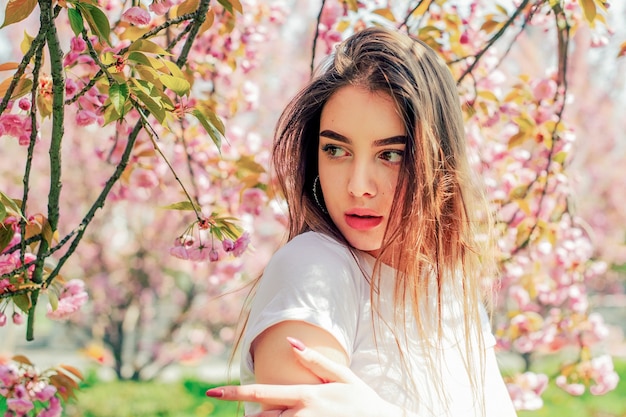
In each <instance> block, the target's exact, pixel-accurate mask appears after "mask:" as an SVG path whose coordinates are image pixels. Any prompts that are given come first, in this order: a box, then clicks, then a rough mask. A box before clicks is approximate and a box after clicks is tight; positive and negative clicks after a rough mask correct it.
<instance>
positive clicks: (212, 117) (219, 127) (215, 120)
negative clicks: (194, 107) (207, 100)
mask: <svg viewBox="0 0 626 417" xmlns="http://www.w3.org/2000/svg"><path fill="white" fill-rule="evenodd" d="M203 113H204V115H205V116H206V117H208V118H209V120H210V121H211V123H212V124H213V126H215V127H216V128H217V130H218V131H219V132H220V133H221V134H222V136H224V135H226V128H225V127H224V122H222V119H220V118H219V117H218V116H217V114H215V112H213V111H208V112H203Z"/></svg>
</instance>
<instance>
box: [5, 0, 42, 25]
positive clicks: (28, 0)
mask: <svg viewBox="0 0 626 417" xmlns="http://www.w3.org/2000/svg"><path fill="white" fill-rule="evenodd" d="M35 5H37V0H9V2H8V3H7V7H6V8H5V9H4V23H2V26H0V29H2V28H3V27H5V26H9V25H11V24H13V23H17V22H21V21H22V20H24V19H26V18H27V17H28V16H30V14H31V13H32V12H33V10H35Z"/></svg>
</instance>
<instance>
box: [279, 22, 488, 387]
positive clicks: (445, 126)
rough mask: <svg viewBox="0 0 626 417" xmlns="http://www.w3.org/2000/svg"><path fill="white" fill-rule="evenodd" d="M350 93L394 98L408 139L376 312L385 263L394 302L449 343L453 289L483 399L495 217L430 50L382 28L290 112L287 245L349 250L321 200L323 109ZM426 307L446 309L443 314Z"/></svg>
mask: <svg viewBox="0 0 626 417" xmlns="http://www.w3.org/2000/svg"><path fill="white" fill-rule="evenodd" d="M348 85H351V86H358V87H361V88H365V89H368V90H369V91H371V92H377V93H385V94H388V95H389V96H390V97H392V98H393V100H394V101H395V103H396V105H397V108H398V111H399V114H400V115H401V117H402V118H403V120H404V123H405V128H406V132H407V143H406V149H405V153H404V158H403V162H402V167H401V172H400V175H399V179H398V184H397V186H396V192H395V193H396V195H395V197H394V198H395V200H394V201H398V202H399V204H394V205H393V208H392V212H391V213H390V218H391V219H395V220H393V221H391V222H390V223H389V225H388V227H387V230H386V233H385V237H384V239H383V243H382V247H381V252H380V256H379V257H378V259H377V261H376V264H375V266H374V273H373V276H372V277H370V278H371V280H372V281H371V288H372V293H371V299H372V306H373V310H375V309H376V303H377V293H376V289H377V288H378V283H379V281H378V279H379V274H378V272H377V271H379V270H380V266H381V265H380V264H381V262H383V260H384V262H386V263H387V261H388V260H390V262H389V263H391V264H392V265H393V267H394V268H395V269H396V271H397V276H396V280H395V294H394V301H395V302H396V305H399V306H403V307H406V306H410V309H409V311H412V313H413V314H412V315H413V316H414V317H415V321H416V323H417V326H418V332H419V333H420V334H434V335H435V336H438V338H441V335H442V327H441V318H442V316H441V315H442V305H443V298H442V297H443V296H444V291H443V288H446V291H448V290H449V289H452V291H454V297H455V298H458V299H459V300H462V302H461V303H462V307H463V311H464V314H463V320H464V323H463V324H464V327H465V334H466V337H465V342H466V343H465V350H466V352H465V353H466V358H467V361H466V362H467V372H468V373H469V376H470V380H471V381H472V385H473V387H474V388H477V389H475V390H474V391H475V392H478V391H481V390H480V389H479V388H481V386H482V384H481V381H482V379H481V376H480V375H481V374H482V372H480V371H481V370H482V368H483V366H482V360H481V361H480V364H479V365H478V366H475V364H474V363H473V361H472V359H470V358H473V357H474V354H475V353H476V352H479V351H482V350H483V348H484V342H483V339H482V333H481V331H480V322H481V321H480V312H479V305H480V303H481V302H482V301H484V299H483V294H482V292H481V289H482V287H481V279H482V278H483V277H484V276H485V274H486V273H490V272H491V270H490V269H489V268H488V267H490V266H492V265H493V263H492V259H493V257H492V256H490V254H489V252H485V251H484V248H483V245H482V243H481V242H479V241H478V239H477V236H478V235H479V233H480V236H489V235H490V234H489V230H488V226H489V222H488V221H485V219H488V216H487V209H486V204H484V199H483V198H482V196H481V192H480V187H477V186H476V185H475V180H474V179H473V178H472V172H471V169H470V166H469V163H468V158H467V150H466V142H465V134H464V127H463V116H462V113H461V107H460V102H459V97H458V94H457V88H456V83H455V81H454V79H453V77H452V74H451V73H450V70H449V69H448V67H447V66H446V64H445V62H443V60H442V59H441V58H439V56H438V55H437V54H436V53H435V52H434V51H433V50H432V49H431V48H430V47H429V46H427V45H426V44H425V43H423V42H421V41H420V40H417V39H413V38H412V37H410V36H407V35H404V34H401V33H398V32H395V31H391V30H387V29H383V28H377V27H372V28H366V29H364V30H362V31H360V32H357V33H356V34H354V35H352V36H351V37H350V38H348V39H347V40H345V41H344V42H343V43H341V44H340V45H339V46H338V47H337V50H336V52H335V53H334V54H333V55H332V56H331V57H330V59H329V60H328V61H327V62H326V63H325V64H324V65H323V66H322V67H321V68H320V71H319V73H318V75H317V76H316V77H315V78H314V79H313V80H312V81H311V82H310V83H309V84H308V85H307V86H305V87H304V88H303V89H302V90H301V91H300V92H299V93H298V94H297V95H296V96H295V97H294V98H293V99H292V101H291V102H290V103H289V104H288V105H287V107H286V108H285V110H284V112H283V113H282V115H281V117H280V119H279V121H278V124H277V129H276V135H275V141H274V146H273V159H272V164H273V168H274V172H275V174H276V177H277V180H278V183H279V184H280V187H281V190H282V192H283V194H284V197H285V199H286V201H287V205H288V209H289V229H288V236H287V240H291V239H293V238H294V237H296V236H298V235H300V234H302V233H304V232H306V231H316V232H320V233H324V234H327V235H330V236H332V237H334V238H335V239H336V240H338V241H339V242H343V243H344V244H345V245H346V246H348V247H349V244H348V243H347V241H346V240H345V238H344V237H343V236H342V235H341V233H340V232H339V230H338V228H337V227H336V226H335V225H334V223H333V222H332V220H331V219H330V217H329V215H328V214H327V213H326V212H325V210H324V209H323V208H322V207H320V206H319V205H318V204H317V203H316V201H315V197H314V195H313V185H314V181H315V178H316V177H317V175H318V166H317V163H318V161H317V155H318V151H317V148H318V145H319V124H320V115H321V112H322V108H323V107H324V105H325V103H326V102H327V101H328V99H329V98H330V97H331V96H332V95H333V94H334V93H335V92H336V91H338V90H339V89H341V88H342V87H344V86H348ZM322 192H323V190H322ZM483 228H487V229H483ZM479 229H480V230H479ZM351 250H352V249H351ZM485 269H487V272H485ZM433 282H434V283H435V285H432V284H433ZM433 297H434V298H433ZM424 300H436V302H434V303H432V305H433V306H435V307H434V308H431V307H429V306H430V305H431V303H430V302H423V301H424ZM397 311H398V314H399V315H398V316H397V317H396V319H398V320H406V316H405V311H406V309H405V308H398V309H397ZM432 323H435V327H434V328H433V326H431V325H430V324H432ZM391 327H395V328H399V329H401V328H403V327H402V326H391ZM472 334H474V335H477V339H473V338H471V337H470V335H472ZM435 339H437V337H436V338H435ZM397 340H398V338H397V337H396V341H397ZM400 352H401V349H400Z"/></svg>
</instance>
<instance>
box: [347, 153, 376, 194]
mask: <svg viewBox="0 0 626 417" xmlns="http://www.w3.org/2000/svg"><path fill="white" fill-rule="evenodd" d="M348 192H349V193H350V195H352V196H354V197H363V196H366V197H373V196H375V195H376V182H375V179H374V175H373V170H372V169H371V167H369V166H368V165H367V164H366V163H362V162H356V161H355V163H354V164H353V166H352V171H351V173H350V177H349V178H348Z"/></svg>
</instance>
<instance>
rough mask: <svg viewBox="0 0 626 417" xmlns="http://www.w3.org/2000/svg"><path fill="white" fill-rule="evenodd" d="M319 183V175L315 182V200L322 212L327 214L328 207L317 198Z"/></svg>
mask: <svg viewBox="0 0 626 417" xmlns="http://www.w3.org/2000/svg"><path fill="white" fill-rule="evenodd" d="M319 181H320V176H319V175H318V176H317V177H315V180H313V198H314V199H315V203H316V204H317V206H318V207H319V208H320V209H321V210H322V212H324V213H326V214H327V213H328V211H326V207H325V206H324V204H322V203H321V202H320V200H319V198H318V197H317V184H318V182H319ZM322 198H324V196H322Z"/></svg>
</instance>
